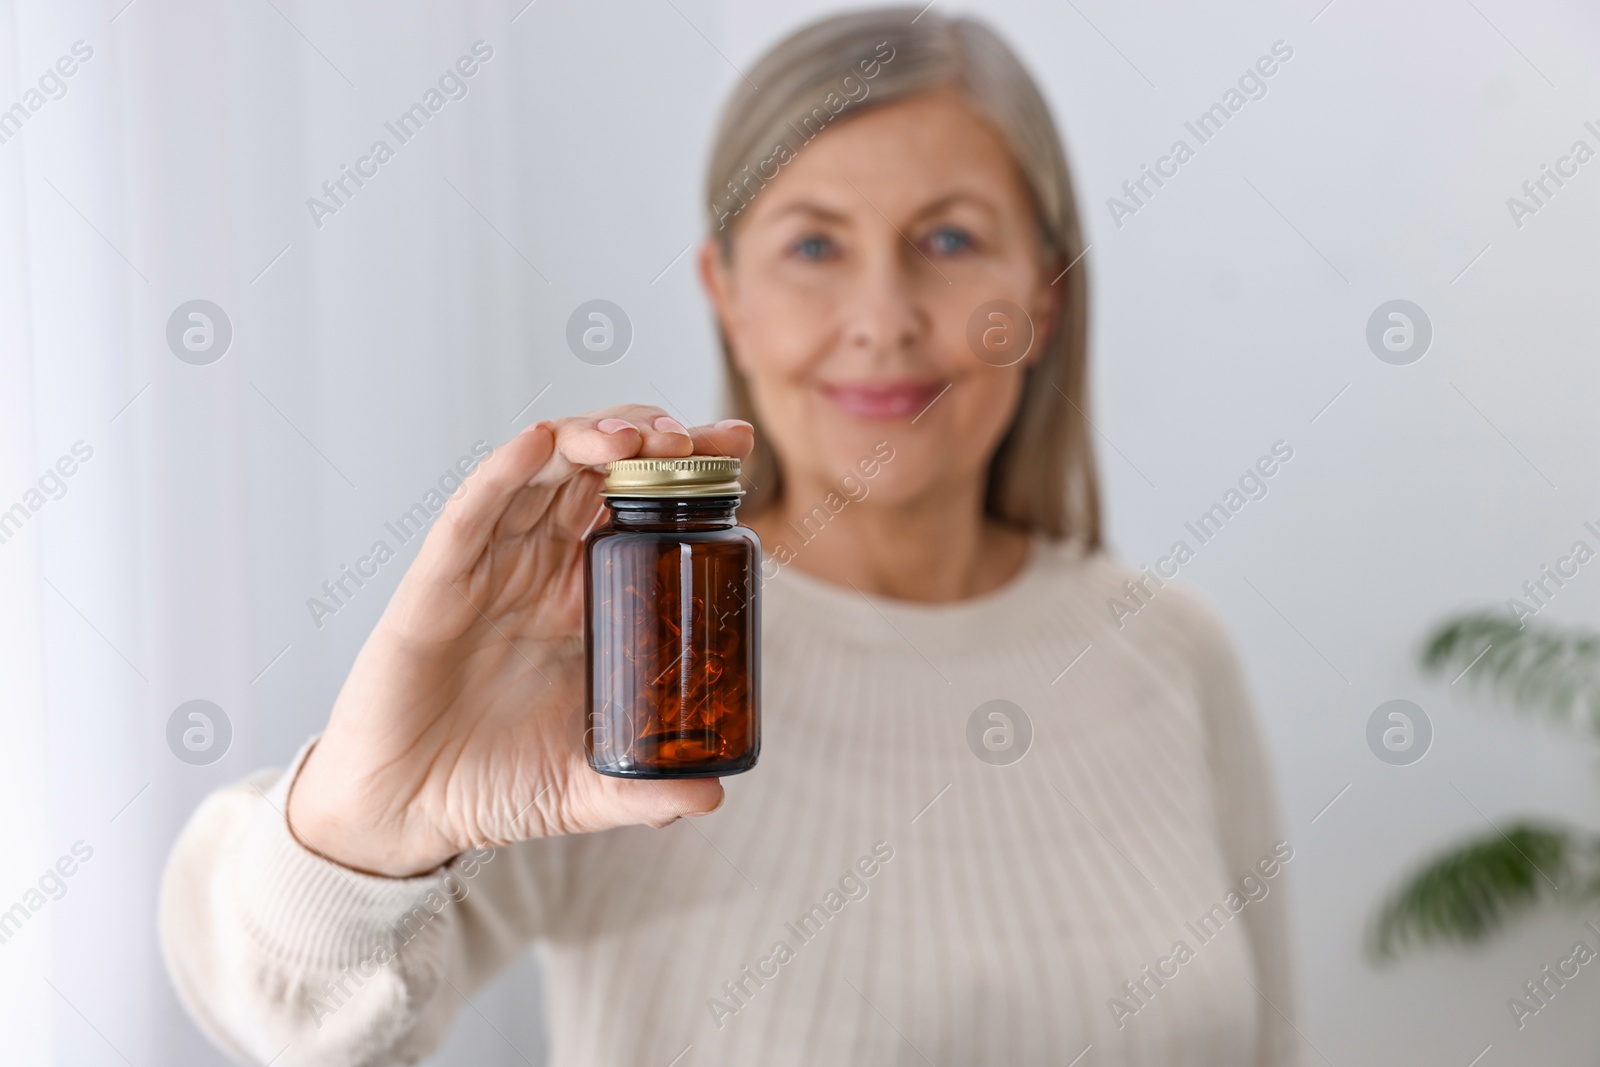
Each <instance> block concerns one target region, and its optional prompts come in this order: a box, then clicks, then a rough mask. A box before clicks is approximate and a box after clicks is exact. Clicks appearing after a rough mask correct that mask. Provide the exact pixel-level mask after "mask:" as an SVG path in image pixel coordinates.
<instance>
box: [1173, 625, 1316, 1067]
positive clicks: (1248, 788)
mask: <svg viewBox="0 0 1600 1067" xmlns="http://www.w3.org/2000/svg"><path fill="white" fill-rule="evenodd" d="M1190 604H1191V607H1192V609H1193V610H1192V612H1191V613H1190V614H1191V617H1192V619H1193V622H1192V625H1191V629H1192V632H1193V634H1194V644H1195V650H1196V653H1195V654H1196V671H1197V675H1198V678H1199V684H1200V692H1201V703H1202V709H1203V712H1204V715H1205V722H1206V734H1207V743H1208V753H1207V762H1208V764H1209V766H1210V768H1211V781H1212V788H1213V790H1214V796H1215V803H1216V817H1217V834H1218V837H1219V839H1220V842H1221V845H1222V854H1223V858H1224V862H1226V863H1227V877H1228V878H1229V879H1231V880H1233V881H1234V882H1235V883H1237V882H1238V880H1239V879H1241V878H1243V877H1244V876H1246V875H1248V874H1251V873H1252V872H1253V873H1254V876H1255V878H1256V880H1257V881H1258V882H1260V883H1261V884H1263V885H1265V886H1266V887H1267V895H1266V896H1265V897H1263V898H1262V899H1260V900H1259V901H1256V902H1254V903H1251V904H1249V905H1248V906H1246V907H1245V909H1244V911H1243V912H1242V913H1241V918H1242V919H1243V920H1244V925H1245V929H1246V931H1247V932H1248V934H1249V939H1250V951H1251V954H1252V956H1253V957H1254V962H1255V969H1256V980H1255V981H1256V991H1255V992H1252V993H1251V994H1250V995H1251V996H1253V997H1256V999H1257V1001H1258V1002H1259V1003H1258V1006H1259V1008H1260V1019H1261V1029H1260V1034H1261V1036H1260V1042H1259V1045H1258V1048H1259V1052H1258V1055H1257V1059H1256V1061H1255V1064H1256V1065H1259V1067H1290V1065H1292V1064H1296V1063H1299V1062H1300V1050H1299V1044H1300V1038H1299V1036H1298V1034H1297V1033H1296V1031H1295V1028H1294V1026H1293V1025H1292V1024H1291V1022H1290V1020H1291V1019H1293V1018H1294V1013H1295V1008H1294V988H1293V986H1294V982H1293V974H1292V958H1291V952H1290V945H1289V916H1288V894H1287V893H1285V892H1284V889H1285V886H1284V881H1285V879H1284V873H1283V867H1284V864H1285V863H1289V864H1290V865H1292V857H1293V854H1294V853H1293V849H1294V846H1295V842H1293V841H1289V840H1288V839H1287V838H1286V837H1285V836H1284V834H1283V827H1282V825H1281V823H1280V821H1279V819H1278V805H1277V799H1276V797H1275V795H1274V792H1273V784H1272V772H1271V767H1270V765H1269V763H1268V762H1267V757H1266V751H1265V748H1264V746H1263V744H1262V740H1261V732H1260V727H1259V724H1258V723H1257V721H1256V715H1255V709H1254V706H1253V704H1252V702H1251V699H1250V693H1249V691H1248V689H1247V688H1246V686H1245V683H1244V676H1243V673H1242V671H1241V670H1240V667H1239V661H1238V657H1237V656H1236V655H1235V653H1234V649H1233V645H1232V642H1231V641H1229V640H1228V636H1227V632H1226V630H1225V629H1224V628H1223V625H1222V623H1221V621H1220V620H1219V619H1218V618H1217V617H1216V616H1215V615H1214V614H1213V613H1212V612H1211V610H1210V609H1209V608H1206V607H1204V606H1203V605H1201V604H1200V603H1199V602H1198V601H1197V600H1191V601H1190ZM1286 856H1287V857H1288V859H1287V860H1286V859H1285V857H1286ZM1263 864H1265V868H1263ZM1264 869H1265V870H1271V871H1275V873H1274V874H1273V875H1272V876H1271V877H1267V876H1265V874H1264V873H1263V870H1264ZM1253 1067H1254V1065H1253Z"/></svg>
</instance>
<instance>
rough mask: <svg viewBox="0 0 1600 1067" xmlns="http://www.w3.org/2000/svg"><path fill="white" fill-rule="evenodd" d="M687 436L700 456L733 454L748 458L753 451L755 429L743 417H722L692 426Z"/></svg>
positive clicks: (740, 457) (739, 457) (737, 456)
mask: <svg viewBox="0 0 1600 1067" xmlns="http://www.w3.org/2000/svg"><path fill="white" fill-rule="evenodd" d="M689 437H690V439H691V440H693V441H694V450H695V454H697V455H701V456H734V457H736V458H738V459H748V458H749V456H750V453H751V452H753V451H755V447H756V431H755V427H754V426H751V425H750V424H749V423H748V422H745V421H744V420H743V419H723V420H722V421H721V422H714V423H711V424H710V425H707V426H692V427H690V428H689Z"/></svg>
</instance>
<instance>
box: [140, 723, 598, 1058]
mask: <svg viewBox="0 0 1600 1067" xmlns="http://www.w3.org/2000/svg"><path fill="white" fill-rule="evenodd" d="M310 747H311V746H310V744H308V745H307V746H306V747H305V748H303V749H302V750H301V751H300V753H299V755H297V756H296V758H295V760H294V763H293V764H292V765H291V766H290V767H289V769H288V770H287V771H284V772H276V771H265V772H261V773H259V774H257V775H255V776H253V777H252V778H251V779H249V780H247V781H245V782H243V783H240V784H238V785H234V786H231V787H228V788H226V789H222V790H220V791H218V792H216V793H214V794H212V795H211V796H210V797H208V798H207V799H206V800H205V802H204V803H203V804H201V806H200V808H199V809H198V810H197V811H196V812H195V814H194V816H193V817H192V818H191V819H190V820H189V823H188V825H187V826H186V827H185V828H184V830H183V832H182V834H180V835H179V837H178V840H177V843H176V844H175V845H174V847H173V850H172V854H171V856H170V858H169V859H168V862H167V868H166V872H165V875H164V877H163V882H162V888H161V901H160V916H159V924H160V933H161V944H162V950H163V953H164V954H165V957H166V961H167V969H168V971H169V973H170V974H171V976H172V980H173V983H174V985H175V986H176V987H177V990H178V994H179V996H180V997H181V998H182V1000H183V1002H184V1005H185V1006H186V1007H187V1008H188V1009H189V1012H190V1014H191V1015H192V1016H193V1017H194V1018H195V1020H196V1021H197V1022H198V1023H199V1024H200V1027H201V1029H203V1030H204V1031H205V1032H206V1034H207V1035H208V1036H209V1037H211V1039H212V1040H213V1041H215V1042H216V1043H217V1044H218V1045H220V1046H221V1047H222V1048H223V1049H225V1050H226V1051H228V1052H229V1053H230V1054H231V1055H233V1056H234V1057H235V1058H236V1059H238V1060H240V1061H241V1062H244V1063H250V1064H267V1063H270V1062H272V1061H273V1060H274V1059H276V1058H277V1057H278V1056H279V1055H281V1054H283V1053H284V1052H285V1050H287V1049H291V1048H292V1052H291V1053H290V1054H289V1055H287V1056H286V1057H285V1058H284V1060H283V1061H281V1062H293V1063H297V1064H308V1065H317V1067H358V1065H367V1064H380V1063H382V1064H391V1063H415V1062H417V1061H418V1060H420V1059H421V1058H422V1057H424V1056H425V1055H427V1054H428V1053H429V1052H430V1051H432V1049H434V1048H435V1047H436V1046H437V1045H438V1044H439V1042H440V1041H441V1040H442V1039H443V1037H444V1035H445V1032H446V1030H447V1029H448V1028H449V1025H450V1023H451V1020H452V1019H453V1018H454V1016H455V1013H456V1011H457V1009H458V1008H459V1007H460V1004H461V1001H462V1000H463V999H464V998H465V997H466V996H468V995H470V994H471V993H472V992H473V991H474V990H475V989H477V988H478V987H480V986H482V985H483V984H484V983H485V982H487V981H488V980H489V979H490V978H492V977H493V976H494V974H495V973H496V972H497V971H499V970H500V969H501V968H502V967H504V966H505V965H506V964H507V963H509V962H510V961H511V960H512V959H514V958H515V957H516V956H517V955H518V954H520V953H521V952H522V951H523V950H524V949H525V948H526V947H527V945H528V944H529V943H530V942H531V941H532V940H533V939H534V938H535V937H536V936H537V935H538V934H539V933H540V932H541V931H542V930H543V929H546V928H547V924H548V923H549V921H550V916H551V914H552V912H553V910H554V908H555V907H556V906H557V903H558V900H559V896H560V892H561V886H562V883H563V882H564V880H565V879H564V870H563V868H564V864H565V856H566V851H567V850H566V849H565V848H564V847H562V842H563V840H564V839H553V840H550V841H537V842H525V843H523V844H520V845H515V846H508V847H504V848H500V849H488V848H485V849H480V850H474V851H471V852H467V853H464V854H463V855H462V856H459V857H457V858H456V859H455V860H453V861H451V863H449V864H447V865H446V866H444V867H442V868H440V869H438V870H436V871H433V872H431V873H429V874H427V875H423V876H420V877H416V878H398V879H390V878H380V877H375V876H372V875H366V874H361V873H359V872H356V871H352V870H350V869H348V868H345V867H343V866H340V865H339V864H337V863H334V862H332V861H330V860H327V859H323V858H322V857H320V856H318V855H317V854H315V853H313V852H311V851H309V850H308V849H306V848H305V847H304V846H302V845H301V844H300V843H299V842H298V841H296V840H295V839H294V837H293V835H291V834H290V832H289V827H288V823H287V821H286V819H285V817H284V814H283V813H284V808H285V803H286V800H287V797H288V792H289V785H290V784H291V783H292V782H293V780H294V775H295V774H296V772H297V771H298V770H299V767H300V764H301V763H302V762H303V761H304V759H305V757H306V754H307V753H308V752H309V751H310ZM530 861H536V862H530Z"/></svg>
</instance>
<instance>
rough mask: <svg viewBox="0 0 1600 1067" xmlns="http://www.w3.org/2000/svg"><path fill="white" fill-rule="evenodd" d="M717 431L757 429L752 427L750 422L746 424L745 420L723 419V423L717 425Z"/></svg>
mask: <svg viewBox="0 0 1600 1067" xmlns="http://www.w3.org/2000/svg"><path fill="white" fill-rule="evenodd" d="M717 429H719V430H753V429H755V427H754V426H752V425H750V424H749V423H748V422H745V421H744V420H743V419H723V420H722V421H721V422H719V423H717Z"/></svg>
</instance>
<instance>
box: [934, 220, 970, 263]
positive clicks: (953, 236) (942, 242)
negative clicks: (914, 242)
mask: <svg viewBox="0 0 1600 1067" xmlns="http://www.w3.org/2000/svg"><path fill="white" fill-rule="evenodd" d="M928 244H929V246H931V247H932V248H933V250H934V251H935V252H937V253H939V254H940V255H943V256H953V255H958V254H960V253H962V252H965V251H967V250H968V249H970V248H971V247H972V237H971V236H970V235H969V234H968V233H967V231H965V230H962V229H958V228H957V227H954V226H941V227H939V228H938V229H937V230H934V231H933V233H932V234H930V235H929V237H928Z"/></svg>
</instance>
